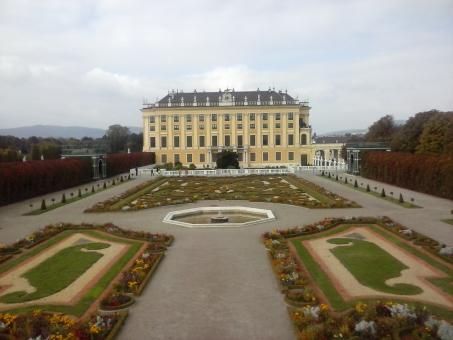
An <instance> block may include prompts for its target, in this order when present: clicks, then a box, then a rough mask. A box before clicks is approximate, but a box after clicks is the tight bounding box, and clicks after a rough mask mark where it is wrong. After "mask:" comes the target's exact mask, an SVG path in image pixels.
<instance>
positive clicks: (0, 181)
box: [0, 158, 92, 206]
mask: <svg viewBox="0 0 453 340" xmlns="http://www.w3.org/2000/svg"><path fill="white" fill-rule="evenodd" d="M91 171H92V169H91V163H90V161H89V160H86V159H74V158H67V159H55V160H44V161H27V162H15V163H11V162H10V163H0V206H1V205H5V204H9V203H13V202H17V201H21V200H24V199H27V198H31V197H35V196H39V195H44V194H47V193H50V192H54V191H58V190H63V189H66V188H70V187H73V186H76V185H80V184H82V183H86V182H89V181H90V180H91V177H92V174H91Z"/></svg>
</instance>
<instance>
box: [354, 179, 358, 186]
mask: <svg viewBox="0 0 453 340" xmlns="http://www.w3.org/2000/svg"><path fill="white" fill-rule="evenodd" d="M358 187H359V185H358V184H357V180H355V181H354V188H358Z"/></svg>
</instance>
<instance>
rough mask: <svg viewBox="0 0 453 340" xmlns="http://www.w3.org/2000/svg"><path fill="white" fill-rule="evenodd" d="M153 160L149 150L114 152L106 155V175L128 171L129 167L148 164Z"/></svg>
mask: <svg viewBox="0 0 453 340" xmlns="http://www.w3.org/2000/svg"><path fill="white" fill-rule="evenodd" d="M154 162H155V155H154V153H151V152H132V153H115V154H110V155H107V176H108V177H110V176H115V175H117V174H120V173H123V172H128V171H129V169H133V168H136V167H141V166H145V165H150V164H153V163H154Z"/></svg>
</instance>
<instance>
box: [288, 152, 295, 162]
mask: <svg viewBox="0 0 453 340" xmlns="http://www.w3.org/2000/svg"><path fill="white" fill-rule="evenodd" d="M288 160H289V161H293V160H294V152H292V151H290V152H288Z"/></svg>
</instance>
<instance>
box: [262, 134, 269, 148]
mask: <svg viewBox="0 0 453 340" xmlns="http://www.w3.org/2000/svg"><path fill="white" fill-rule="evenodd" d="M263 145H264V146H266V145H269V136H268V135H263Z"/></svg>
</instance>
